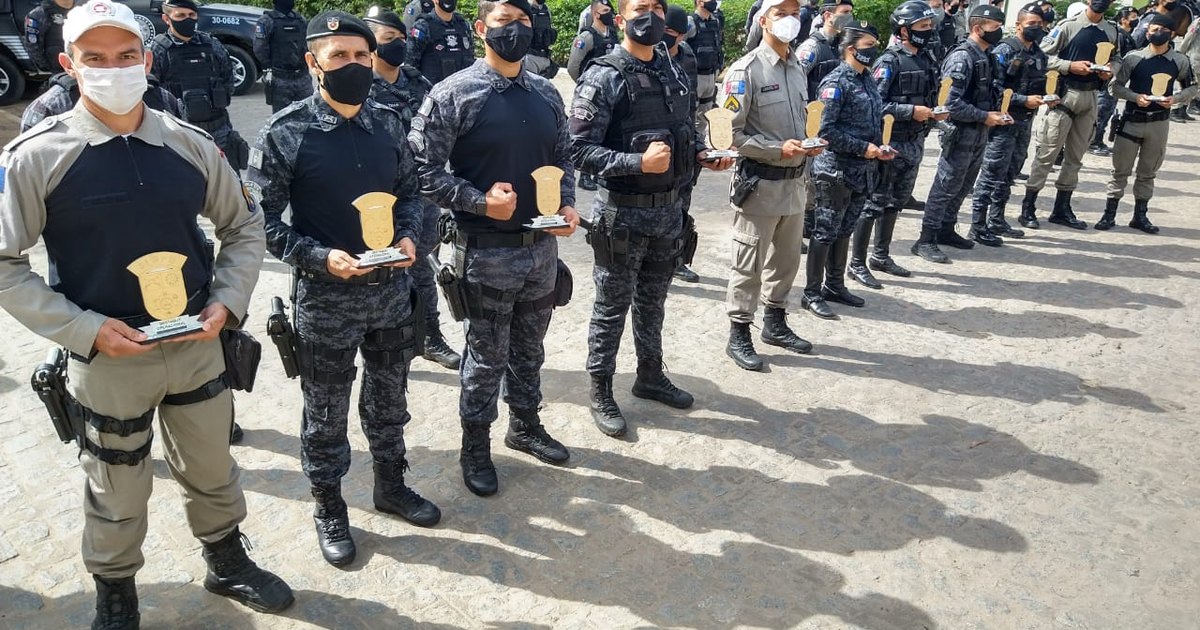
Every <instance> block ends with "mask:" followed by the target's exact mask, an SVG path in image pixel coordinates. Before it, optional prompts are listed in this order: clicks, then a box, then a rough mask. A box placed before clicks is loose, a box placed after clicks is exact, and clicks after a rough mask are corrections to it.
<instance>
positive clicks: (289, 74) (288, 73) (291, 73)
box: [271, 67, 308, 79]
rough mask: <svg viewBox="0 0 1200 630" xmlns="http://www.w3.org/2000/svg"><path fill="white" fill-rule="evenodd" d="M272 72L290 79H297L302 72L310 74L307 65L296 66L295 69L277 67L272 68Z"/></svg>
mask: <svg viewBox="0 0 1200 630" xmlns="http://www.w3.org/2000/svg"><path fill="white" fill-rule="evenodd" d="M271 72H272V73H273V74H275V75H277V76H281V77H285V78H288V79H297V78H299V77H300V75H302V74H308V68H307V67H303V68H296V69H295V70H288V69H284V68H275V69H274V70H271Z"/></svg>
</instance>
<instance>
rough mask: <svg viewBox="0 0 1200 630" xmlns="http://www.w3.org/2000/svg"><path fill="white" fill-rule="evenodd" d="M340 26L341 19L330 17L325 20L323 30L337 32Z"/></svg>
mask: <svg viewBox="0 0 1200 630" xmlns="http://www.w3.org/2000/svg"><path fill="white" fill-rule="evenodd" d="M341 25H342V21H341V19H339V18H336V17H331V18H329V19H328V20H325V28H328V29H329V30H331V31H336V30H338V27H339V26H341Z"/></svg>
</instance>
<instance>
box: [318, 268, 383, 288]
mask: <svg viewBox="0 0 1200 630" xmlns="http://www.w3.org/2000/svg"><path fill="white" fill-rule="evenodd" d="M402 273H404V270H403V269H399V268H396V267H376V268H374V269H372V270H371V271H370V272H369V273H364V274H362V275H361V276H351V277H349V278H339V277H337V276H335V275H333V274H331V273H318V272H315V271H309V270H308V269H297V270H296V275H297V276H299V277H301V278H304V279H305V280H313V281H316V282H333V283H338V284H366V285H371V286H374V285H377V284H383V283H384V282H387V281H388V280H391V279H392V278H393V277H398V276H399V275H400V274H402Z"/></svg>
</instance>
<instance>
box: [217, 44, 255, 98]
mask: <svg viewBox="0 0 1200 630" xmlns="http://www.w3.org/2000/svg"><path fill="white" fill-rule="evenodd" d="M225 49H226V50H228V51H229V61H230V62H232V63H233V93H234V94H235V95H237V96H241V95H242V94H245V93H246V92H249V91H250V88H251V87H253V86H254V82H255V81H258V66H256V65H254V57H252V56H251V55H250V53H248V52H246V51H245V50H243V49H241V48H239V47H237V46H235V45H233V44H225Z"/></svg>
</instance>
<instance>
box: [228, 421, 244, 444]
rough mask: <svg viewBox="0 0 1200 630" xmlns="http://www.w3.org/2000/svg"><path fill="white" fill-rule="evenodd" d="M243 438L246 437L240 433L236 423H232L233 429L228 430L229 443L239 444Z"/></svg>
mask: <svg viewBox="0 0 1200 630" xmlns="http://www.w3.org/2000/svg"><path fill="white" fill-rule="evenodd" d="M245 437H246V434H245V433H244V432H243V431H242V427H240V426H238V423H236V422H234V423H233V428H232V429H230V431H229V443H230V444H241V443H242V439H243V438H245Z"/></svg>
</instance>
